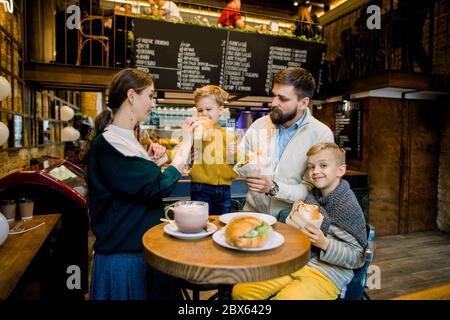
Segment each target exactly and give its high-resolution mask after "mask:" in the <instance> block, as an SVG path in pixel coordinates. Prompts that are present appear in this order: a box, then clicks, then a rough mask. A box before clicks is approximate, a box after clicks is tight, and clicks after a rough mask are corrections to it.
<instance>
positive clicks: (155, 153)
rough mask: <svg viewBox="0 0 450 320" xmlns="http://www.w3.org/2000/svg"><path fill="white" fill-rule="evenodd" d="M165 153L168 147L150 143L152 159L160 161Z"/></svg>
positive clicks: (149, 149) (149, 153)
mask: <svg viewBox="0 0 450 320" xmlns="http://www.w3.org/2000/svg"><path fill="white" fill-rule="evenodd" d="M165 154H166V147H164V146H162V145H160V144H157V143H152V144H150V147H149V148H148V155H149V156H150V159H151V160H153V161H158V160H159V159H161V158H162V157H163V156H164V155H165Z"/></svg>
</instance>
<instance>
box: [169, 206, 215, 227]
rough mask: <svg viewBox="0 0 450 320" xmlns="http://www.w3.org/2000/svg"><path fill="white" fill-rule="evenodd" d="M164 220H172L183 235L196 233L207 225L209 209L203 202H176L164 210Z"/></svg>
mask: <svg viewBox="0 0 450 320" xmlns="http://www.w3.org/2000/svg"><path fill="white" fill-rule="evenodd" d="M164 213H165V216H166V219H173V221H174V223H175V224H176V226H177V228H178V230H180V231H181V232H183V233H197V232H200V231H202V230H203V229H204V228H205V227H206V225H207V224H208V215H209V207H208V203H207V202H203V201H189V200H186V201H178V202H175V203H173V204H171V205H170V206H167V207H165V208H164Z"/></svg>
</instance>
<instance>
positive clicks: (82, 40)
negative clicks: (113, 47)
mask: <svg viewBox="0 0 450 320" xmlns="http://www.w3.org/2000/svg"><path fill="white" fill-rule="evenodd" d="M95 20H98V21H100V23H101V24H103V17H102V16H86V17H85V18H84V19H83V20H81V22H80V28H79V29H78V55H77V63H76V64H77V66H79V65H80V64H81V53H82V51H83V47H84V45H85V44H86V43H87V42H89V41H97V42H99V43H100V44H101V45H102V57H103V59H102V66H106V67H108V66H109V38H108V37H107V36H105V35H95V34H92V30H91V26H92V22H93V21H95ZM84 27H86V28H87V29H89V34H86V33H85V32H84V31H83V29H84ZM90 61H91V59H90ZM105 61H106V63H105Z"/></svg>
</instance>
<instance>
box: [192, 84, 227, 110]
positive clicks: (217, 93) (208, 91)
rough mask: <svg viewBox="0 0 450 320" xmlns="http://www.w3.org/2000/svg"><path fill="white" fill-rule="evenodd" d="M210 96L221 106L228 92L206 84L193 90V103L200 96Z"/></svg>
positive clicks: (197, 100)
mask: <svg viewBox="0 0 450 320" xmlns="http://www.w3.org/2000/svg"><path fill="white" fill-rule="evenodd" d="M204 97H212V98H213V99H214V100H215V101H216V103H217V104H218V105H219V106H220V107H221V106H223V105H224V104H225V102H226V101H227V99H228V92H226V91H225V90H223V89H222V88H221V87H219V86H214V85H207V86H204V87H201V88H198V89H196V90H195V91H194V103H195V104H197V103H198V102H199V101H200V99H201V98H204Z"/></svg>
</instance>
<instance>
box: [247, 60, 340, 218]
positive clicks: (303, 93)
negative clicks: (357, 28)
mask: <svg viewBox="0 0 450 320" xmlns="http://www.w3.org/2000/svg"><path fill="white" fill-rule="evenodd" d="M315 88H316V84H315V81H314V78H313V76H312V75H311V73H310V72H308V71H307V70H305V69H303V68H286V69H283V70H281V71H280V72H279V73H277V74H276V75H275V77H274V81H273V87H272V94H273V101H272V104H271V108H270V114H269V115H267V116H264V117H261V118H259V119H258V120H256V121H255V122H253V123H252V125H251V126H250V127H249V128H248V130H247V132H246V133H245V135H244V137H243V139H242V141H241V142H240V144H239V153H240V154H247V153H249V152H255V151H256V150H258V152H260V153H261V159H269V160H268V161H267V162H269V163H270V164H269V165H267V167H265V168H264V169H262V170H260V171H259V172H258V171H257V172H255V173H253V174H251V175H248V176H247V177H246V179H247V187H248V190H249V191H248V193H247V198H246V203H245V206H244V210H245V211H254V212H263V213H267V214H271V215H272V216H274V217H276V218H278V215H279V213H280V211H281V210H284V209H290V208H291V207H292V203H293V202H294V201H298V200H304V199H305V197H306V194H307V193H308V192H309V191H310V190H311V188H312V184H311V182H310V181H309V178H308V172H307V156H306V152H307V151H308V150H309V148H310V147H311V146H312V145H314V144H316V143H320V142H334V137H333V133H332V131H331V130H330V128H328V127H327V126H326V125H325V124H323V123H322V122H320V121H319V120H317V119H315V118H314V117H313V116H312V115H311V112H310V111H309V109H308V105H309V103H310V102H311V99H312V97H313V94H314V90H315Z"/></svg>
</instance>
